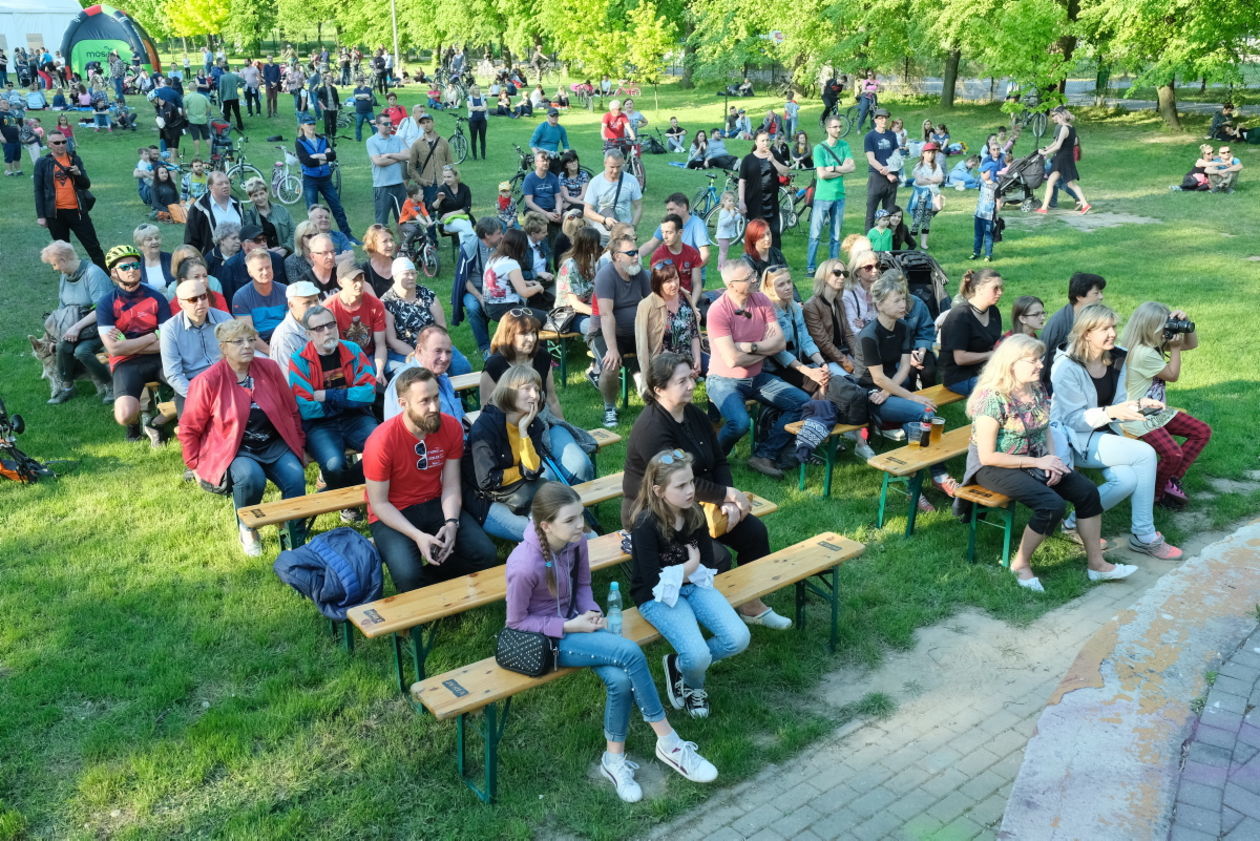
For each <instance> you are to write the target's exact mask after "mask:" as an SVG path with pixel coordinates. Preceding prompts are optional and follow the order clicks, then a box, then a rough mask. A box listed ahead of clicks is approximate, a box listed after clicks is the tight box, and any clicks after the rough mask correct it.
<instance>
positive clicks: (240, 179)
mask: <svg viewBox="0 0 1260 841" xmlns="http://www.w3.org/2000/svg"><path fill="white" fill-rule="evenodd" d="M227 177H228V183H230V184H231V185H232V192H233V193H239V194H240V195H242V196H243V195H245V182H246V181H248V180H250V179H251V178H262V177H263V174H262V171H261V170H260V169H259V168H258V167H256V166H254V165H253V164H245V163H239V164H232V166H231V167H229V168H228V171H227ZM264 183H266V180H265V179H264Z"/></svg>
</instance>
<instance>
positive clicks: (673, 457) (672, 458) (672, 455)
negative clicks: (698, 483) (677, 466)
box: [657, 449, 687, 464]
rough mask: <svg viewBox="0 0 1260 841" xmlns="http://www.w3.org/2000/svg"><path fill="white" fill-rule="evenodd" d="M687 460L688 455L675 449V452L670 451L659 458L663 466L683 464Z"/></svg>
mask: <svg viewBox="0 0 1260 841" xmlns="http://www.w3.org/2000/svg"><path fill="white" fill-rule="evenodd" d="M686 458H687V454H686V453H684V452H683V451H682V450H679V449H673V450H670V451H669V452H668V453H663V454H661V455H660V456H658V457H657V460H658V461H660V463H661V464H674V463H676V462H681V461H683V460H684V459H686Z"/></svg>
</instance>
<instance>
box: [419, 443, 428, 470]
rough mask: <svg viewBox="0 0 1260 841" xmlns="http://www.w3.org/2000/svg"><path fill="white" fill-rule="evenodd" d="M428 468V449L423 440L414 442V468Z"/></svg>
mask: <svg viewBox="0 0 1260 841" xmlns="http://www.w3.org/2000/svg"><path fill="white" fill-rule="evenodd" d="M428 469H429V451H428V449H427V448H426V447H425V445H424V442H423V441H417V442H416V470H428Z"/></svg>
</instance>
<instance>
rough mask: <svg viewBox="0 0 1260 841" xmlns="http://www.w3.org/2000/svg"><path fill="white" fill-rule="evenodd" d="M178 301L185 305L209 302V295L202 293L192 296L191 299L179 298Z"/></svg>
mask: <svg viewBox="0 0 1260 841" xmlns="http://www.w3.org/2000/svg"><path fill="white" fill-rule="evenodd" d="M180 300H181V301H183V302H184V303H187V304H197V303H200V302H201V301H208V300H210V293H208V292H202V293H201V294H200V295H194V296H192V297H191V298H180Z"/></svg>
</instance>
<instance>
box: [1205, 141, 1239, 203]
mask: <svg viewBox="0 0 1260 841" xmlns="http://www.w3.org/2000/svg"><path fill="white" fill-rule="evenodd" d="M1242 169H1243V165H1242V161H1240V160H1238V158H1235V157H1234V155H1233V153H1232V152H1231V151H1230V150H1229V147H1228V146H1222V147H1221V148H1220V149H1218V150H1217V151H1216V155H1215V156H1214V157H1213V158H1212V162H1211V163H1209V164H1208V165H1207V168H1206V169H1205V170H1204V171H1205V172H1206V173H1207V177H1208V183H1210V184H1211V185H1212V192H1213V193H1232V192H1234V183H1235V182H1237V181H1238V173H1240V172H1242Z"/></svg>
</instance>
